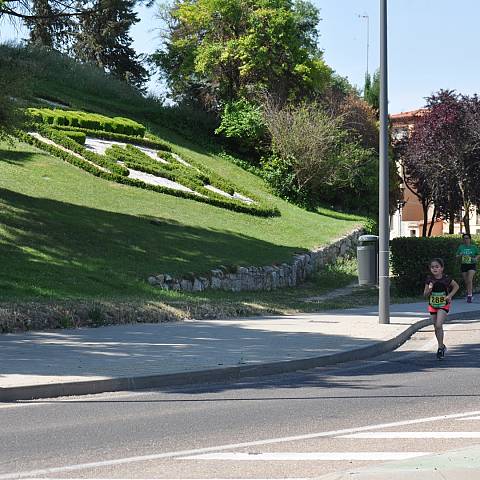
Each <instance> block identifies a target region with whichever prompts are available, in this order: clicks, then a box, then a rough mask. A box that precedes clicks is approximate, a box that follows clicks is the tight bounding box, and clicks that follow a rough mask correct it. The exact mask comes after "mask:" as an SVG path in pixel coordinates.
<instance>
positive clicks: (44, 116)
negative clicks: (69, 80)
mask: <svg viewBox="0 0 480 480" xmlns="http://www.w3.org/2000/svg"><path fill="white" fill-rule="evenodd" d="M28 113H29V114H30V115H31V117H32V118H33V119H34V120H35V121H37V122H43V123H47V124H50V125H58V126H64V125H67V126H70V127H80V128H85V129H91V130H103V131H105V132H113V133H119V134H124V135H135V136H139V137H143V136H144V135H145V130H146V128H145V126H144V125H142V124H141V123H138V122H135V121H134V120H131V119H129V118H123V117H113V118H111V117H106V116H104V115H100V114H98V113H87V112H82V111H76V110H62V109H58V108H55V109H51V108H29V109H28Z"/></svg>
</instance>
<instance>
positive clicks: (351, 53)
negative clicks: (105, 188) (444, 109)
mask: <svg viewBox="0 0 480 480" xmlns="http://www.w3.org/2000/svg"><path fill="white" fill-rule="evenodd" d="M312 3H313V4H314V5H315V6H316V7H317V8H319V9H320V17H321V18H322V21H321V22H320V25H319V33H320V38H319V46H320V48H321V49H322V50H323V51H324V59H325V61H326V62H327V64H328V65H330V67H332V68H333V69H334V70H335V71H336V72H337V73H338V74H339V75H342V76H344V77H347V78H348V79H349V81H350V82H351V83H352V84H354V85H356V86H359V87H362V86H363V82H364V77H365V72H366V69H367V20H366V19H365V18H361V17H360V15H368V17H369V24H370V35H369V43H370V48H369V65H368V67H369V71H370V72H373V71H375V70H376V69H377V68H378V66H379V48H380V47H379V30H380V26H379V10H380V0H313V1H312ZM139 16H140V19H141V21H140V22H139V23H138V24H137V25H135V27H134V28H133V29H132V36H133V38H134V47H135V49H136V50H137V51H138V52H142V53H152V52H153V51H155V49H156V48H157V47H158V45H159V43H160V40H159V38H158V28H159V27H160V20H158V19H157V18H156V7H153V8H150V9H147V8H145V7H141V8H140V9H139ZM478 18H480V2H479V1H478V0H457V1H452V0H388V49H389V50H388V55H389V60H388V78H389V112H390V113H398V112H402V111H408V110H413V109H416V108H420V107H422V106H423V105H424V103H425V97H427V96H429V95H430V94H432V93H433V92H435V91H438V90H439V89H441V88H444V89H454V90H457V91H458V92H460V93H463V94H473V93H477V92H478V93H480V85H479V81H478V79H480V61H479V60H478V45H479V44H480V42H479V40H480V39H479V37H480V28H479V27H478ZM24 36H25V34H24V33H22V32H21V31H19V30H18V29H17V30H15V29H13V28H12V27H11V26H10V25H8V24H7V23H5V21H3V23H1V24H0V41H5V40H12V39H21V38H22V37H24ZM157 85H158V80H154V81H153V82H151V88H152V89H153V90H156V91H157V93H158V92H160V90H159V88H161V87H158V86H157Z"/></svg>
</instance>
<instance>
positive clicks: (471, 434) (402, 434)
mask: <svg viewBox="0 0 480 480" xmlns="http://www.w3.org/2000/svg"><path fill="white" fill-rule="evenodd" d="M338 438H480V432H365V433H354V434H352V435H340V437H338Z"/></svg>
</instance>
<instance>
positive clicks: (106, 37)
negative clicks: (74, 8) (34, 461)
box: [73, 0, 149, 88]
mask: <svg viewBox="0 0 480 480" xmlns="http://www.w3.org/2000/svg"><path fill="white" fill-rule="evenodd" d="M137 3H138V2H137V1H136V0H95V2H94V5H93V7H94V8H93V11H92V12H91V13H90V14H87V15H83V16H82V17H81V18H80V20H79V25H78V33H77V34H76V36H75V41H74V47H73V48H74V52H75V56H76V57H77V58H78V59H79V60H81V61H83V62H89V63H93V64H95V65H97V66H99V67H100V68H103V69H104V70H105V71H107V72H109V73H111V74H113V75H115V76H117V77H120V78H122V79H124V80H126V81H127V82H128V83H130V84H132V85H134V86H136V87H137V88H141V87H142V86H143V85H144V84H145V82H146V81H147V80H148V77H149V73H148V71H147V69H146V68H145V67H144V65H143V59H142V57H141V56H140V55H138V54H137V53H136V52H135V50H134V49H133V48H132V43H133V39H132V37H131V36H130V34H129V32H130V28H131V27H132V26H133V25H135V24H136V23H137V22H138V21H139V18H138V15H137V13H136V12H135V11H134V7H135V5H136V4H137Z"/></svg>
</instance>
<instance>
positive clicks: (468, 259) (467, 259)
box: [462, 255, 473, 263]
mask: <svg viewBox="0 0 480 480" xmlns="http://www.w3.org/2000/svg"><path fill="white" fill-rule="evenodd" d="M462 263H473V257H471V256H470V255H462Z"/></svg>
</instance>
